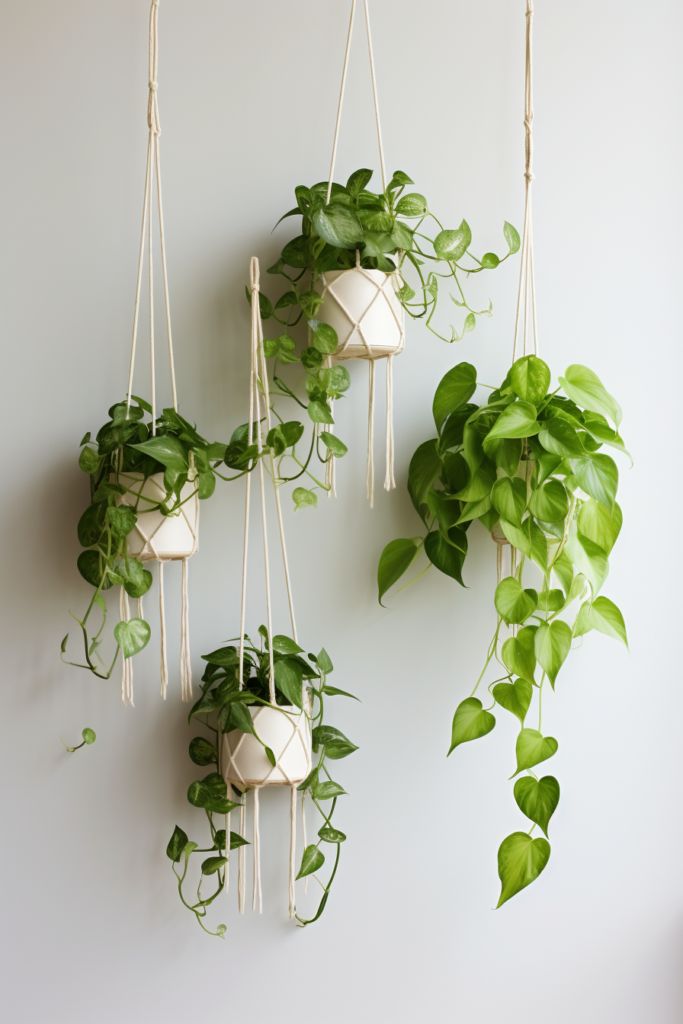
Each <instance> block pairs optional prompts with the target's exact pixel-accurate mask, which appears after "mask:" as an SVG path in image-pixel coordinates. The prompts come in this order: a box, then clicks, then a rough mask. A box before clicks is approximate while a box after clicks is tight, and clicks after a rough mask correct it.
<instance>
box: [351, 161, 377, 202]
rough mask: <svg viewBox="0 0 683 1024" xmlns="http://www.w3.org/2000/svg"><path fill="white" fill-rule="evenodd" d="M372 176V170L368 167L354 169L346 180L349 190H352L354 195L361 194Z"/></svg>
mask: <svg viewBox="0 0 683 1024" xmlns="http://www.w3.org/2000/svg"><path fill="white" fill-rule="evenodd" d="M371 178H372V171H371V170H370V169H369V168H367V167H361V168H360V169H359V170H357V171H354V172H353V174H352V175H351V176H350V178H349V180H348V181H347V182H346V188H347V191H348V192H350V193H351V195H352V196H358V195H360V193H361V192H362V191H363V189H364V188H365V186H366V185H367V184H368V182H369V181H370V179H371Z"/></svg>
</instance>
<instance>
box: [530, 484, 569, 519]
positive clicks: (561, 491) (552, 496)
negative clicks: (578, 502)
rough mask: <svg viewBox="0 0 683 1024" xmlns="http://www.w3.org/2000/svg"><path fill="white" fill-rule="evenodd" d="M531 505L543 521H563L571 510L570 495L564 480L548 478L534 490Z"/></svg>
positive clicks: (533, 511) (537, 517)
mask: <svg viewBox="0 0 683 1024" xmlns="http://www.w3.org/2000/svg"><path fill="white" fill-rule="evenodd" d="M529 507H530V509H531V511H532V513H533V515H534V516H535V517H536V519H540V520H541V522H544V523H559V522H562V521H563V520H564V518H565V516H566V515H567V512H568V511H569V497H568V495H567V491H566V490H565V487H564V484H563V483H562V481H561V480H546V481H545V483H543V484H541V486H540V487H538V488H536V489H535V490H534V491H533V493H532V495H531V501H530V503H529Z"/></svg>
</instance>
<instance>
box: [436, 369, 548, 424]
mask: <svg viewBox="0 0 683 1024" xmlns="http://www.w3.org/2000/svg"><path fill="white" fill-rule="evenodd" d="M476 387H477V371H476V369H475V367H474V366H472V364H471V363H458V365H457V366H454V367H453V368H452V369H450V370H449V371H448V373H446V374H445V375H444V376H443V377H442V378H441V380H440V381H439V384H438V386H437V389H436V392H435V394H434V402H433V404H432V412H433V414H434V422H435V423H436V429H437V430H440V429H441V426H442V424H443V423H444V421H445V419H446V417H447V416H450V414H451V413H452V412H455V411H456V409H461V408H462V407H463V406H464V405H465V404H466V402H469V400H470V398H471V397H472V395H473V394H474V392H475V390H476ZM534 415H535V414H534Z"/></svg>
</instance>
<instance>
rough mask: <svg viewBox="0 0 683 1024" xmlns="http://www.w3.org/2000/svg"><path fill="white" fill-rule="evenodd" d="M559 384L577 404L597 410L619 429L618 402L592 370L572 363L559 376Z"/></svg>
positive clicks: (590, 409) (619, 414) (619, 410)
mask: <svg viewBox="0 0 683 1024" xmlns="http://www.w3.org/2000/svg"><path fill="white" fill-rule="evenodd" d="M560 384H561V385H562V387H563V388H564V391H565V394H567V395H568V396H569V398H571V399H572V400H573V401H574V402H576V404H577V405H580V406H581V408H583V409H588V411H589V412H597V413H600V415H601V416H606V417H607V418H608V419H610V420H612V422H613V423H614V425H615V427H616V428H617V429H619V424H620V423H621V409H620V408H619V404H618V402H617V401H616V400H615V399H614V398H613V397H612V395H610V394H609V392H608V391H606V390H605V387H604V385H603V383H602V381H601V380H600V378H599V377H598V375H597V374H596V373H594V372H593V370H591V369H589V368H588V367H587V366H581V365H580V364H579V363H574V364H573V365H572V366H568V367H567V369H566V370H565V372H564V377H560Z"/></svg>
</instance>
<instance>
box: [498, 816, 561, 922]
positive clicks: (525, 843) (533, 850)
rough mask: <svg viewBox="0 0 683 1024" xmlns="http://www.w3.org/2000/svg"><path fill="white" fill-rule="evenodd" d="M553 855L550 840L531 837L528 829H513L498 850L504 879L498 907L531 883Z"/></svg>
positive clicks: (499, 867)
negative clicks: (551, 854)
mask: <svg viewBox="0 0 683 1024" xmlns="http://www.w3.org/2000/svg"><path fill="white" fill-rule="evenodd" d="M549 858H550V843H549V842H548V840H547V839H540V838H539V839H532V838H531V836H530V835H527V833H526V832H513V833H512V834H511V835H509V836H507V838H506V839H504V840H503V842H502V843H501V844H500V847H499V849H498V877H499V878H500V882H501V889H500V898H499V900H498V906H499V907H502V905H503V904H504V903H506V902H507V900H509V899H511V898H512V897H513V896H515V895H516V894H517V893H518V892H520V890H521V889H524V888H526V886H527V885H531V883H532V882H533V881H535V880H536V879H537V878H538V876H539V875H540V873H541V871H543V868H544V867H545V866H546V864H547V863H548V860H549Z"/></svg>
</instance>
